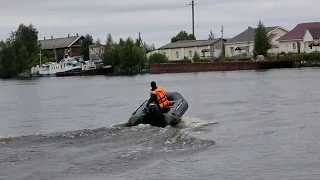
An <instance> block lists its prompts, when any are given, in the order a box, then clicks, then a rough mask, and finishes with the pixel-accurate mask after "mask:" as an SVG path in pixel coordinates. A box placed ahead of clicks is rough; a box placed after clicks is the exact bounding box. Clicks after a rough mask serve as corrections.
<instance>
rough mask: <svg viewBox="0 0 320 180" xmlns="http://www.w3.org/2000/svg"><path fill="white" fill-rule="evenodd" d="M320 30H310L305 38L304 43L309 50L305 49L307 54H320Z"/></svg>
mask: <svg viewBox="0 0 320 180" xmlns="http://www.w3.org/2000/svg"><path fill="white" fill-rule="evenodd" d="M319 41H320V28H308V29H307V30H306V32H305V33H304V36H303V42H305V45H306V46H308V48H306V49H305V51H306V53H310V52H315V51H317V52H320V42H319Z"/></svg>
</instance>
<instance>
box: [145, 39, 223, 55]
mask: <svg viewBox="0 0 320 180" xmlns="http://www.w3.org/2000/svg"><path fill="white" fill-rule="evenodd" d="M225 42H226V39H223V40H222V39H221V38H219V39H212V40H184V41H178V42H174V43H169V44H166V45H164V46H162V47H160V48H158V49H156V50H155V51H152V52H149V53H148V54H147V56H148V57H149V56H150V55H151V54H154V53H162V54H164V55H166V56H167V57H168V59H169V60H171V61H174V60H182V59H184V57H188V58H189V59H192V58H193V56H194V53H195V52H197V53H198V54H199V56H200V57H201V58H211V57H219V55H220V53H221V50H222V44H223V43H225Z"/></svg>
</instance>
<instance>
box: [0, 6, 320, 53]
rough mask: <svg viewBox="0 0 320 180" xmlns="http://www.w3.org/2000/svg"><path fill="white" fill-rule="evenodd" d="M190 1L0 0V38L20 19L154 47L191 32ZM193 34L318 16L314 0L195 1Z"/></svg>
mask: <svg viewBox="0 0 320 180" xmlns="http://www.w3.org/2000/svg"><path fill="white" fill-rule="evenodd" d="M190 2H191V0H174V1H172V0H161V1H159V0H136V1H128V0H126V1H125V0H117V1H111V0H90V1H85V0H67V1H66V0H55V1H43V0H29V1H26V0H14V1H9V0H0V4H1V6H0V23H1V27H0V39H5V38H7V37H8V36H9V33H10V31H14V30H16V28H17V27H18V25H19V24H20V23H25V24H29V23H32V24H33V25H34V26H35V27H36V28H37V29H38V30H39V33H40V34H39V36H40V38H43V37H44V36H45V37H47V38H49V37H50V36H54V37H64V36H67V35H68V34H70V35H74V34H76V33H79V34H86V33H89V34H91V35H92V36H93V37H94V38H95V39H96V38H100V39H101V40H102V41H105V39H106V37H107V34H108V33H111V34H112V36H113V38H114V40H116V41H118V39H119V38H120V37H122V38H127V37H128V36H131V37H132V38H137V36H138V32H139V31H141V36H142V38H143V40H144V41H146V42H147V43H149V44H151V43H154V44H155V45H156V47H159V46H162V45H164V44H166V43H168V42H170V39H171V37H172V36H174V35H176V34H177V33H178V32H179V31H180V30H186V31H187V32H189V33H191V32H192V25H191V7H189V6H187V4H188V3H190ZM195 3H196V7H195V33H196V37H197V39H206V38H207V36H208V34H209V32H210V30H211V29H212V31H213V32H214V33H215V34H216V35H217V36H219V37H220V34H221V32H220V29H221V26H222V25H223V26H224V37H227V38H232V37H233V36H235V35H237V34H238V33H240V32H241V31H243V30H245V29H246V28H247V27H248V26H253V27H254V26H256V24H257V23H258V21H259V20H262V21H263V22H264V24H265V25H266V26H274V25H280V26H284V27H285V28H287V29H289V30H290V29H292V28H293V27H294V26H295V25H296V24H298V23H303V22H311V21H319V20H318V19H319V17H318V16H317V15H315V13H309V12H316V11H317V9H318V7H320V1H317V0H304V1H301V0H237V1H234V0H196V1H195Z"/></svg>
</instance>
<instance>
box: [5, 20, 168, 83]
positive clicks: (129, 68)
mask: <svg viewBox="0 0 320 180" xmlns="http://www.w3.org/2000/svg"><path fill="white" fill-rule="evenodd" d="M91 44H100V40H99V39H98V40H97V41H96V42H94V41H93V39H92V36H91V35H89V34H86V35H85V39H84V40H83V41H82V45H81V54H82V55H83V57H84V59H85V60H88V59H89V45H91ZM40 47H41V46H40V44H39V41H38V31H37V29H36V28H35V27H34V26H33V25H32V24H30V25H28V26H26V25H24V24H20V25H19V27H18V29H17V30H16V31H14V32H11V33H10V37H9V38H7V39H6V40H1V41H0V78H3V79H4V78H13V77H17V76H18V75H19V73H22V72H25V71H28V70H30V68H31V67H32V66H35V65H38V64H39V53H40ZM154 49H155V47H154V45H147V44H146V43H144V42H142V40H141V38H140V36H139V38H137V40H136V41H135V42H134V41H133V39H132V38H131V37H128V38H126V39H125V40H123V39H122V38H120V40H119V42H118V43H116V42H113V40H112V37H111V34H108V38H107V41H106V46H105V53H104V54H103V58H102V59H103V62H104V64H105V65H112V66H113V67H114V69H115V70H116V71H117V73H119V74H125V75H129V74H136V73H139V72H140V71H141V70H142V69H144V68H148V67H149V65H150V62H164V61H167V59H166V58H165V57H163V56H160V57H162V59H161V58H160V59H161V60H159V56H157V55H156V56H151V58H147V56H146V54H147V53H148V52H150V51H153V50H154ZM41 58H42V63H46V62H54V61H55V56H54V53H53V52H42V57H41ZM62 58H63V57H57V59H62Z"/></svg>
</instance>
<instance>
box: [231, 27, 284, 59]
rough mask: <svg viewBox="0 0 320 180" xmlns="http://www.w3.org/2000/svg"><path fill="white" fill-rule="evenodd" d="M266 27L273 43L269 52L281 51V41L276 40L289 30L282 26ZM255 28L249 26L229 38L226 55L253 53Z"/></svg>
mask: <svg viewBox="0 0 320 180" xmlns="http://www.w3.org/2000/svg"><path fill="white" fill-rule="evenodd" d="M265 29H266V31H267V36H268V40H269V42H270V43H271V45H272V47H271V49H270V50H269V53H279V46H278V44H279V43H278V42H277V41H276V40H277V39H278V38H280V37H282V36H283V35H285V34H286V33H287V32H289V31H288V30H287V29H285V28H283V27H281V26H270V27H265ZM255 30H256V28H252V27H250V26H249V27H248V28H247V29H246V30H244V31H243V32H241V33H240V34H238V35H236V36H235V37H233V38H231V39H230V40H228V41H227V42H226V43H225V56H226V57H227V56H228V57H232V56H239V55H242V54H246V55H252V54H253V53H252V51H253V45H254V36H255ZM244 56H245V55H244Z"/></svg>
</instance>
